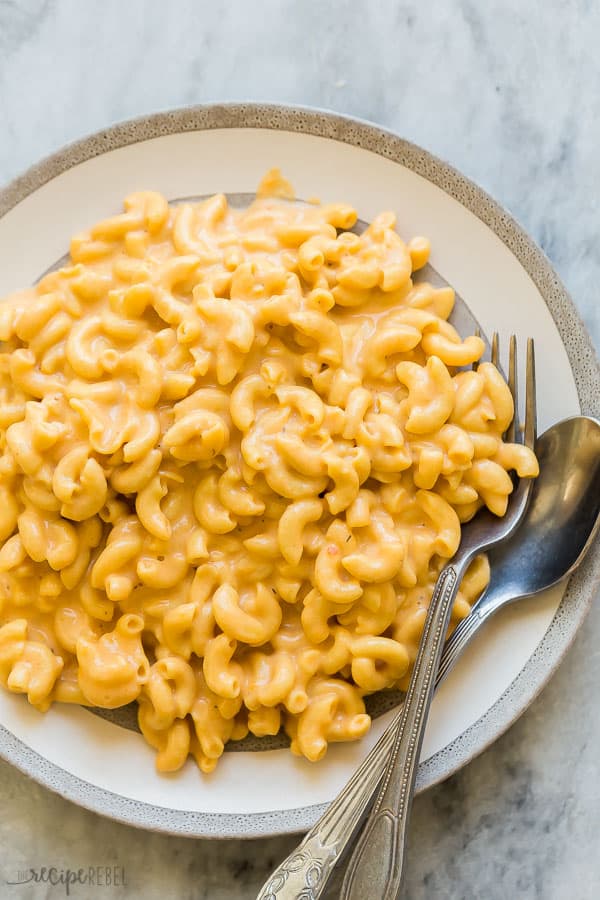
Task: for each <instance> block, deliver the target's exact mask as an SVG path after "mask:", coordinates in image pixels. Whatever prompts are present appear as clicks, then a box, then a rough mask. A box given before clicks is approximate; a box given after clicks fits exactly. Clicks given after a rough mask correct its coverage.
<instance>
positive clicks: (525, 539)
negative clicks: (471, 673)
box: [436, 416, 600, 684]
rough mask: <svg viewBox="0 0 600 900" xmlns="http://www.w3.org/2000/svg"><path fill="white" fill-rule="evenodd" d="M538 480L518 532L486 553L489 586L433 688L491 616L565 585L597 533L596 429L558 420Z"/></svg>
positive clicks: (539, 446) (540, 453)
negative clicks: (519, 602)
mask: <svg viewBox="0 0 600 900" xmlns="http://www.w3.org/2000/svg"><path fill="white" fill-rule="evenodd" d="M535 452H536V455H537V458H538V460H539V463H540V476H539V478H538V479H537V480H536V481H535V482H534V485H533V490H532V492H531V501H530V505H529V509H528V510H527V512H526V513H525V518H524V519H523V522H522V525H521V527H520V528H519V531H518V532H517V533H516V534H515V535H513V537H511V538H509V539H508V540H507V541H505V542H504V543H503V544H499V545H498V546H497V547H494V548H493V549H492V550H490V552H489V554H488V559H489V563H490V568H491V570H492V578H491V580H490V583H489V585H488V587H487V588H486V590H485V591H484V593H483V594H482V596H481V597H480V598H479V600H478V601H477V603H476V605H475V606H474V607H473V609H472V611H471V614H470V615H469V616H467V618H466V619H463V620H462V622H460V623H459V624H458V626H457V627H456V629H455V630H454V632H453V633H452V635H451V637H450V638H449V640H448V641H447V642H446V646H445V647H444V653H443V656H442V661H441V664H440V668H439V671H438V677H437V682H436V684H439V683H440V682H441V680H442V679H443V678H444V677H445V676H446V675H447V674H448V672H449V671H450V669H451V668H452V667H453V666H454V663H455V662H456V660H457V659H458V657H459V655H460V654H461V653H462V651H463V650H464V649H465V647H466V645H467V644H468V643H469V641H470V640H471V638H472V637H473V635H474V634H475V633H476V632H477V631H479V629H480V628H481V626H482V625H483V623H484V622H485V621H487V619H489V618H490V616H492V615H493V614H494V613H495V612H497V611H498V610H499V609H501V608H502V607H503V606H506V605H507V604H508V603H513V602H514V601H515V600H521V599H522V598H524V597H530V596H533V595H534V594H539V593H540V592H541V591H545V590H548V588H551V587H554V585H556V584H558V583H559V581H562V580H563V579H564V578H568V576H569V575H571V574H572V573H573V572H574V570H575V569H576V568H577V566H578V565H579V564H580V562H581V561H582V559H583V557H584V556H585V554H586V553H587V551H588V550H589V548H590V546H591V544H592V542H593V540H594V537H595V536H596V534H597V532H598V528H599V527H600V422H598V420H596V419H592V418H588V417H587V416H576V417H574V418H572V419H563V421H562V422H558V423H557V424H556V425H553V426H552V428H549V429H548V431H546V432H545V433H544V434H543V435H542V436H541V437H540V438H538V440H537V443H536V445H535Z"/></svg>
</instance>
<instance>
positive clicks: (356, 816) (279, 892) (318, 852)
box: [257, 562, 462, 900]
mask: <svg viewBox="0 0 600 900" xmlns="http://www.w3.org/2000/svg"><path fill="white" fill-rule="evenodd" d="M454 567H455V568H456V562H455V564H454ZM444 571H445V570H444ZM442 574H443V573H442ZM460 576H462V566H461V569H460V573H459V578H458V579H457V581H459V580H460ZM457 586H458V585H457ZM451 605H452V604H450V607H451ZM443 633H445V631H444V632H443ZM453 662H454V659H453ZM447 671H449V669H447V670H446V672H447ZM439 680H440V679H439V678H438V682H437V683H439ZM403 713H404V706H403V707H401V708H400V710H399V711H398V712H397V713H396V715H395V716H394V718H393V719H392V721H391V722H390V724H389V725H388V727H387V728H386V730H385V731H384V733H383V734H382V735H381V737H380V738H379V740H378V741H377V743H376V744H375V746H374V747H373V749H372V750H371V751H370V753H369V754H368V756H367V757H366V758H365V760H364V761H363V763H362V764H361V766H360V767H359V768H358V769H357V770H356V772H355V773H354V775H353V776H352V778H351V779H350V780H349V781H348V783H347V784H346V786H345V788H344V789H343V790H342V792H341V793H340V794H339V795H338V796H337V797H336V798H335V800H333V802H332V803H331V804H330V805H329V807H328V808H327V810H326V812H325V813H324V814H323V816H321V818H320V819H319V821H318V822H317V823H316V824H315V825H314V826H313V827H312V828H311V830H310V831H309V832H308V834H307V835H306V836H305V838H304V840H303V841H302V843H301V844H300V846H299V847H297V848H296V849H294V850H293V851H292V853H290V855H289V856H288V857H287V858H286V859H284V861H283V862H282V863H281V864H280V865H279V866H278V867H277V868H276V869H275V870H274V871H273V873H272V874H271V876H270V877H269V879H268V881H267V882H266V884H265V885H264V887H263V888H262V890H261V891H260V893H259V894H258V896H257V900H298V898H300V900H319V897H321V895H322V893H323V891H324V890H325V887H326V885H327V882H328V880H329V876H330V875H331V872H332V870H333V868H334V866H335V864H336V863H337V861H338V859H339V858H340V856H341V855H342V853H343V852H344V850H345V849H346V848H347V847H348V846H349V844H350V842H351V840H352V838H353V837H354V834H355V832H356V830H357V828H358V826H359V824H360V822H361V820H362V818H363V816H364V814H365V812H366V810H367V809H368V807H369V804H370V803H371V801H372V799H373V795H374V793H375V790H376V788H377V785H378V784H379V782H380V781H381V777H382V775H383V772H384V769H385V766H386V763H387V759H388V754H389V752H390V750H391V748H392V746H393V745H394V742H395V740H396V736H397V733H398V728H399V726H400V724H401V722H402V718H403ZM367 896H369V895H367Z"/></svg>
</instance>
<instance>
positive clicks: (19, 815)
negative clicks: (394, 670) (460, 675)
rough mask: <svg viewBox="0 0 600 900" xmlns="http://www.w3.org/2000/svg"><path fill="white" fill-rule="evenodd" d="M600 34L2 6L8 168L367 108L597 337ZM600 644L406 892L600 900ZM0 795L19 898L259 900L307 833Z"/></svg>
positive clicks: (441, 833)
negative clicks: (26, 878) (503, 214)
mask: <svg viewBox="0 0 600 900" xmlns="http://www.w3.org/2000/svg"><path fill="white" fill-rule="evenodd" d="M253 7H255V11H254V12H252V8H253ZM599 33H600V6H599V5H598V4H597V3H595V2H593V0H528V2H527V3H523V2H522V0H487V2H486V3H485V4H481V3H477V2H476V0H432V2H429V3H427V4H417V3H411V2H398V0H379V2H378V0H372V2H371V3H369V4H366V3H364V2H361V0H329V2H327V3H323V2H320V0H304V2H301V3H300V2H297V0H262V2H261V0H257V3H256V4H250V3H248V2H247V0H236V2H223V3H207V2H203V0H175V2H174V3H171V4H166V3H164V2H162V0H145V2H144V0H129V2H128V3H127V4H125V3H122V2H121V0H104V2H103V3H80V2H78V0H0V182H4V181H6V180H8V179H10V178H11V177H12V176H14V175H15V174H17V173H18V172H20V171H22V170H23V169H24V168H25V167H26V166H28V165H29V164H31V163H32V162H34V161H36V160H38V159H39V158H40V157H42V156H44V155H46V154H47V153H49V152H51V151H53V150H56V149H58V148H59V147H60V146H61V145H63V144H64V143H65V142H67V141H70V140H72V139H75V138H78V137H80V136H82V135H84V134H86V133H87V132H90V131H93V130H95V129H97V128H101V127H104V126H106V125H108V124H110V123H112V122H114V121H117V120H120V119H124V118H128V117H131V116H135V115H138V114H142V113H146V112H151V111H154V110H158V109H164V108H167V107H172V106H181V105H185V104H191V103H201V102H208V101H214V100H271V101H281V102H292V103H303V104H309V105H315V106H322V107H329V108H331V109H334V110H337V111H340V112H347V113H351V114H354V115H358V116H361V117H364V118H368V119H371V120H373V121H376V122H379V123H381V124H382V125H385V126H387V127H390V128H392V129H394V130H396V131H398V132H399V133H401V134H402V135H404V136H405V137H407V138H409V139H411V140H414V141H416V142H417V143H420V144H422V145H423V146H425V147H426V148H428V149H429V150H431V151H433V152H434V153H436V154H438V155H440V156H442V157H444V158H446V159H447V160H449V161H450V162H452V163H453V164H454V165H455V166H457V167H458V168H459V169H461V170H462V171H464V172H465V173H466V174H467V175H469V176H470V177H471V178H473V179H474V180H476V181H477V182H479V183H480V184H481V185H482V186H483V187H484V188H486V189H487V190H488V191H489V192H490V193H491V194H492V195H494V196H495V197H496V198H497V199H498V200H499V201H500V202H501V203H503V204H504V205H505V206H507V207H508V208H509V209H510V210H511V211H512V212H513V213H514V215H515V216H516V217H517V218H518V219H519V220H520V221H521V223H522V224H523V225H524V226H525V227H526V228H527V230H528V231H530V233H531V234H532V235H533V236H534V237H535V238H536V240H537V241H538V242H539V243H540V245H541V246H542V247H543V248H544V250H545V251H546V253H547V254H548V256H549V257H550V259H551V260H552V262H553V263H554V265H555V266H556V268H557V270H558V271H559V273H560V274H561V276H562V278H563V279H564V281H565V283H566V285H567V287H568V288H569V289H570V290H571V292H572V294H573V297H574V299H575V302H576V304H577V306H578V308H579V310H580V312H581V315H582V317H583V319H584V320H585V322H586V323H587V326H588V328H589V330H590V333H591V334H592V337H593V339H594V341H595V344H596V347H598V346H599V345H600V301H598V298H597V291H598V283H599V281H600V249H599V247H600V245H599V244H598V240H597V232H598V225H599V214H598V202H597V196H598V195H597V185H598V183H600V155H599V154H598V151H597V147H598V142H599V140H600V125H599V122H600V92H599V91H598V80H599V76H600V62H599V58H598V52H597V36H598V34H599ZM0 261H1V250H0ZM599 643H600V609H599V608H598V605H596V607H595V608H594V609H593V610H592V612H591V613H590V616H589V618H588V620H587V623H586V625H585V627H584V628H583V629H582V631H581V633H580V634H579V636H578V637H577V639H576V641H575V643H574V645H573V647H572V649H571V650H570V652H569V654H568V656H567V658H566V659H565V661H564V663H563V665H562V666H561V668H560V670H559V671H558V673H557V674H556V676H555V677H554V679H553V680H552V682H551V683H550V684H549V685H548V687H547V688H546V689H545V690H544V692H543V693H542V695H541V696H540V697H539V698H538V699H537V700H536V701H535V703H534V704H533V705H532V707H531V708H530V709H529V710H528V712H527V713H526V714H525V715H524V716H523V717H522V718H521V719H520V720H519V721H518V722H517V723H516V724H515V725H514V726H513V727H512V728H511V730H510V731H509V732H508V733H507V734H506V735H504V736H503V737H502V738H501V739H500V740H499V741H497V742H496V743H495V744H494V745H493V746H492V747H491V748H490V749H488V750H487V751H486V752H485V753H484V754H482V755H481V756H480V757H479V758H478V759H476V760H475V761H474V762H472V763H471V764H470V765H469V766H467V767H466V768H465V769H464V770H463V771H462V772H460V773H458V774H457V775H455V776H454V777H453V778H451V779H449V780H448V781H447V782H446V783H445V784H442V785H440V786H438V787H436V788H433V789H432V790H430V791H429V792H427V793H426V794H425V795H423V796H421V797H419V798H418V799H417V800H416V803H415V808H414V816H413V822H412V831H411V847H412V852H411V855H410V867H409V871H408V876H407V882H406V891H405V894H406V897H408V898H411V900H437V898H444V900H445V898H456V900H478V898H485V900H505V898H527V900H529V898H532V900H533V898H535V900H592V898H596V897H598V896H600V859H599V856H598V821H599V810H600V769H599V763H598V758H599V757H598V751H597V742H598V741H599V740H600V724H599V720H598V716H597V698H596V690H597V686H598V683H599V678H600V654H599V652H598V645H599ZM0 803H1V806H2V815H1V816H0V897H2V898H7V900H13V898H14V900H40V898H46V897H48V898H54V897H60V896H64V895H65V890H64V887H62V886H60V885H59V886H57V887H49V886H47V885H43V884H37V885H35V884H29V885H26V886H23V885H21V886H10V885H8V884H7V883H6V882H7V881H11V880H15V879H16V877H17V872H18V870H20V869H24V868H28V867H30V866H32V867H38V868H39V867H41V866H43V865H46V866H51V865H54V866H56V867H58V868H71V869H78V868H80V867H86V868H87V867H88V866H102V867H105V866H117V867H119V868H120V867H124V868H125V878H126V882H127V884H126V885H125V886H117V885H115V886H111V887H108V886H94V887H90V886H88V887H83V888H82V887H74V888H71V896H74V897H82V898H86V900H87V898H88V897H98V898H101V897H107V898H108V897H117V896H127V897H132V898H138V897H139V898H144V900H155V898H156V900H158V898H162V897H169V898H171V897H173V898H197V900H200V898H202V900H245V898H251V897H253V896H254V895H255V893H256V891H257V890H258V887H259V885H260V884H261V883H262V881H263V880H264V878H265V877H266V875H267V874H268V872H269V871H270V869H271V868H272V867H273V866H274V865H275V864H276V863H277V862H278V861H279V859H280V858H282V857H283V856H284V855H285V854H287V853H288V852H289V851H290V850H291V848H292V847H293V845H294V844H295V842H296V838H294V837H281V838H274V839H271V840H260V841H252V842H247V843H241V842H235V841H232V842H225V843H219V844H217V843H210V842H201V841H190V840H187V839H177V838H170V837H165V836H161V835H153V834H147V833H144V832H138V831H135V830H134V829H131V828H128V827H126V826H122V825H118V824H115V823H113V822H110V821H108V820H105V819H102V818H100V817H98V816H96V815H94V814H92V813H88V812H86V811H84V810H81V809H78V808H77V807H75V806H73V805H72V804H70V803H68V802H66V801H64V800H63V799H61V798H60V797H58V796H55V795H53V794H50V793H49V792H47V791H46V790H44V789H43V788H40V787H38V786H37V785H36V784H34V783H33V782H31V781H30V780H28V779H27V778H25V777H24V776H22V775H21V774H19V773H18V772H16V771H15V770H13V769H12V768H10V767H9V766H8V765H6V764H4V763H0ZM331 896H332V897H335V896H336V891H335V889H334V890H333V891H332V893H331Z"/></svg>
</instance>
